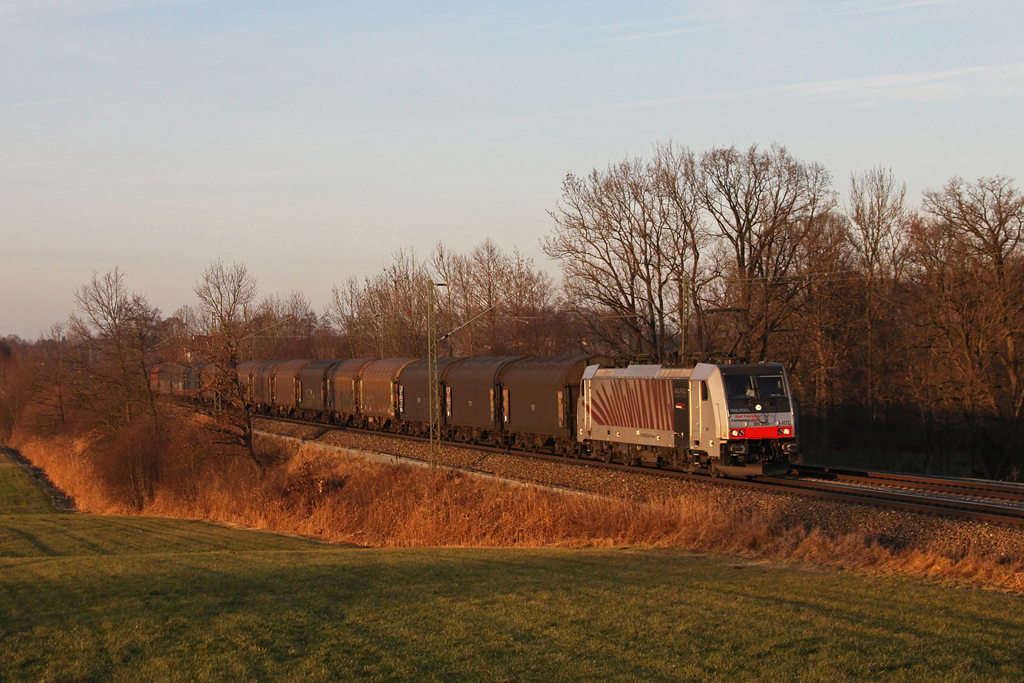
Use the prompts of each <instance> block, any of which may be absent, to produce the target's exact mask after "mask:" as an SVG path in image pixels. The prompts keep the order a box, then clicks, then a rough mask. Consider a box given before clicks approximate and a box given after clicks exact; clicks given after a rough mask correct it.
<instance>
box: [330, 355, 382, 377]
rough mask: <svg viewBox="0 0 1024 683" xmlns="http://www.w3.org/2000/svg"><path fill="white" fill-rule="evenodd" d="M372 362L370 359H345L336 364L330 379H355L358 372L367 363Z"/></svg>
mask: <svg viewBox="0 0 1024 683" xmlns="http://www.w3.org/2000/svg"><path fill="white" fill-rule="evenodd" d="M371 362H373V359H372V358H347V359H345V360H343V361H341V362H340V363H338V364H337V365H336V366H335V367H334V369H333V370H332V371H331V377H332V378H338V379H355V377H356V375H358V374H359V371H360V370H362V369H363V366H364V365H366V364H367V363H371Z"/></svg>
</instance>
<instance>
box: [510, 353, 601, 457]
mask: <svg viewBox="0 0 1024 683" xmlns="http://www.w3.org/2000/svg"><path fill="white" fill-rule="evenodd" d="M611 364H612V361H611V359H610V358H608V357H607V356H596V355H587V356H532V357H528V358H524V359H522V360H520V361H517V362H515V363H512V364H511V365H509V366H508V368H507V369H506V370H505V371H504V373H503V374H502V377H501V389H502V420H503V422H504V426H505V431H506V432H508V433H509V434H512V435H515V438H516V442H517V443H518V444H519V445H520V446H523V447H525V448H534V449H540V448H547V447H549V446H550V447H552V448H553V449H554V450H555V451H556V452H569V449H572V448H576V440H575V438H574V436H575V434H574V431H573V430H574V429H575V426H576V399H577V398H578V397H579V395H580V380H581V379H582V378H583V371H584V370H586V369H587V366H588V365H611Z"/></svg>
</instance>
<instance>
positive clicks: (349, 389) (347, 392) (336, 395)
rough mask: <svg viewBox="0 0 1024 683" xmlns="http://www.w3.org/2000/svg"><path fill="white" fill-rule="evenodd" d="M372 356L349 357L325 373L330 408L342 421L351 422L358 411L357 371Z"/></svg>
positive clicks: (368, 361) (370, 359)
mask: <svg viewBox="0 0 1024 683" xmlns="http://www.w3.org/2000/svg"><path fill="white" fill-rule="evenodd" d="M372 360H373V359H372V358H349V359H348V360H343V361H341V362H340V363H338V364H337V365H335V366H334V367H333V368H331V370H330V371H329V372H328V373H327V386H328V390H329V391H330V398H329V399H328V400H329V401H330V408H331V410H332V411H333V412H334V413H335V414H336V415H338V416H339V417H340V418H341V421H342V422H351V421H352V418H353V416H355V415H356V414H357V413H358V412H359V371H360V370H362V369H363V367H364V366H365V365H366V364H367V363H370V362H372Z"/></svg>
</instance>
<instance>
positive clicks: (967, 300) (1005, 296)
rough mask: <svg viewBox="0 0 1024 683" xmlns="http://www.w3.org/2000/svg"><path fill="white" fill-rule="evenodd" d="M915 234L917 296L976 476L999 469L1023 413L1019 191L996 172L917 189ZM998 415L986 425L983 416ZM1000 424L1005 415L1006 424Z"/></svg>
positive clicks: (1023, 212) (1023, 222)
mask: <svg viewBox="0 0 1024 683" xmlns="http://www.w3.org/2000/svg"><path fill="white" fill-rule="evenodd" d="M924 209H925V211H926V212H927V213H928V214H929V215H930V217H931V219H932V220H931V221H929V222H927V223H923V224H922V225H921V226H920V227H919V229H918V230H917V231H916V232H915V233H914V237H915V239H914V259H915V266H916V269H915V272H914V278H915V284H916V286H917V287H918V288H919V289H920V291H919V294H920V296H919V298H918V301H919V302H920V304H921V309H922V315H923V316H925V317H926V319H927V321H928V324H929V326H930V328H931V330H933V334H934V335H935V336H936V337H937V339H938V340H939V341H941V346H940V347H939V348H940V350H941V356H940V357H941V359H942V360H943V361H944V362H946V363H948V364H949V369H950V371H951V372H949V373H947V381H949V380H952V381H953V382H954V383H955V384H956V385H957V386H954V387H950V389H951V392H950V394H949V395H950V397H951V398H952V399H953V400H955V401H956V403H957V404H959V409H960V411H961V413H962V414H963V416H964V418H965V420H966V421H967V424H968V426H969V427H970V429H971V431H972V435H973V437H974V438H973V441H974V443H975V445H976V447H977V448H976V450H977V452H976V456H977V459H976V464H977V465H978V466H979V468H980V469H981V472H982V474H983V475H984V476H991V475H996V476H1002V475H1003V474H1005V473H1006V469H1007V467H1008V463H1009V461H1010V458H1011V455H1012V453H1013V451H1014V449H1017V450H1019V449H1020V446H1019V438H1018V432H1019V429H1020V423H1021V421H1022V418H1024V376H1022V373H1024V367H1022V366H1024V363H1022V358H1021V352H1020V348H1021V343H1022V337H1024V263H1022V258H1024V255H1022V253H1021V251H1022V250H1021V245H1022V240H1024V197H1022V195H1021V193H1020V192H1019V191H1018V190H1017V189H1016V188H1015V187H1014V185H1013V183H1012V181H1010V180H1009V179H1008V178H1005V177H995V178H982V179H980V180H979V181H978V182H977V184H975V185H970V184H968V183H966V182H965V181H964V180H963V179H961V178H954V179H952V180H950V181H949V182H948V183H947V184H946V186H945V187H944V188H943V189H942V190H941V191H938V192H926V193H925V201H924ZM986 414H987V415H991V416H992V417H993V418H994V419H996V420H998V422H999V427H998V428H996V429H989V428H986V426H985V424H984V423H983V421H984V417H985V415H986ZM1007 423H1009V424H1008V425H1007Z"/></svg>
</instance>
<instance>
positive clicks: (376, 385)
mask: <svg viewBox="0 0 1024 683" xmlns="http://www.w3.org/2000/svg"><path fill="white" fill-rule="evenodd" d="M414 360H416V359H415V358H381V359H380V360H375V361H373V362H371V363H367V364H366V365H364V366H363V369H362V370H360V371H359V414H360V415H361V416H362V418H363V420H364V422H365V423H366V424H367V425H370V426H373V427H383V426H385V425H386V424H387V423H388V422H389V421H390V420H392V419H394V418H395V417H396V416H397V411H398V374H399V373H400V372H401V371H402V368H404V367H405V366H406V365H408V364H409V363H411V362H413V361H414Z"/></svg>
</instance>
